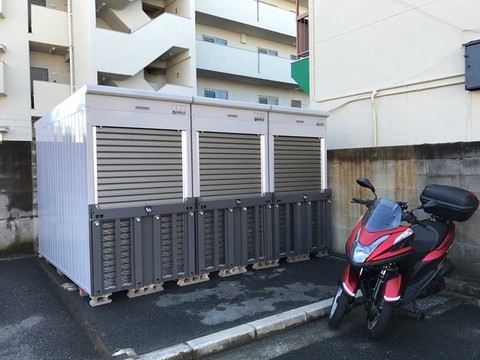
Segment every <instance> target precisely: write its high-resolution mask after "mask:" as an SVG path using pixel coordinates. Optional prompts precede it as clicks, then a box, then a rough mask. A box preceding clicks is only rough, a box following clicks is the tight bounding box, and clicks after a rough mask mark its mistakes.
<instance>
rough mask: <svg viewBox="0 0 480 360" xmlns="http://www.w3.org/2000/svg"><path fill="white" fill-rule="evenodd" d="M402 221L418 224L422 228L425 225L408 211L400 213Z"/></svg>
mask: <svg viewBox="0 0 480 360" xmlns="http://www.w3.org/2000/svg"><path fill="white" fill-rule="evenodd" d="M402 221H406V222H408V223H410V224H414V225H418V226H420V227H422V228H424V229H425V228H426V227H427V225H425V224H424V223H423V222H421V221H419V220H418V219H417V217H416V216H415V215H413V214H412V213H409V212H405V213H403V214H402Z"/></svg>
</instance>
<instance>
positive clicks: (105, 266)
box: [102, 219, 133, 291]
mask: <svg viewBox="0 0 480 360" xmlns="http://www.w3.org/2000/svg"><path fill="white" fill-rule="evenodd" d="M131 223H132V219H118V220H109V221H104V222H103V224H102V270H103V271H102V272H103V290H104V291H109V290H120V289H122V288H128V287H132V286H133V284H132V283H133V282H132V231H131V229H132V225H131Z"/></svg>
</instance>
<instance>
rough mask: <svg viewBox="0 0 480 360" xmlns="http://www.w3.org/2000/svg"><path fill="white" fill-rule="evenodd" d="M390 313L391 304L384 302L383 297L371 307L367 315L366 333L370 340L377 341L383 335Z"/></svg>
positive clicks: (391, 309)
mask: <svg viewBox="0 0 480 360" xmlns="http://www.w3.org/2000/svg"><path fill="white" fill-rule="evenodd" d="M392 311H393V304H392V303H388V302H386V301H385V299H384V298H383V296H382V298H381V300H380V301H378V303H377V304H375V305H373V306H372V308H371V309H370V311H369V313H368V315H367V333H368V337H369V338H370V339H379V338H380V337H381V336H382V335H383V333H384V332H385V329H386V328H387V325H388V323H389V321H390V317H391V316H392Z"/></svg>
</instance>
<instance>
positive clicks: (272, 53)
mask: <svg viewBox="0 0 480 360" xmlns="http://www.w3.org/2000/svg"><path fill="white" fill-rule="evenodd" d="M258 53H259V54H265V55H270V56H278V51H277V50H270V49H264V48H258Z"/></svg>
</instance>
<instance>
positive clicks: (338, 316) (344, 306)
mask: <svg viewBox="0 0 480 360" xmlns="http://www.w3.org/2000/svg"><path fill="white" fill-rule="evenodd" d="M349 300H350V299H349V296H348V295H347V294H345V291H343V289H342V286H341V285H340V286H339V287H338V290H337V293H336V294H335V297H334V298H333V301H332V306H331V308H330V315H329V318H328V325H329V326H330V327H331V328H332V329H338V326H339V325H340V322H341V321H342V318H343V315H345V313H346V312H347V310H348V303H349Z"/></svg>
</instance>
